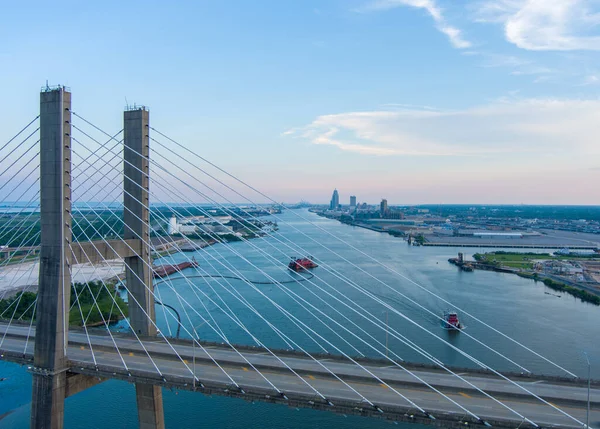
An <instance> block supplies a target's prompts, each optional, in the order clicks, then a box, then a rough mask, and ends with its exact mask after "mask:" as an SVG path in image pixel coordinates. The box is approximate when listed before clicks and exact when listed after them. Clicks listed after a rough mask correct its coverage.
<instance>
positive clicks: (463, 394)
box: [458, 392, 471, 399]
mask: <svg viewBox="0 0 600 429" xmlns="http://www.w3.org/2000/svg"><path fill="white" fill-rule="evenodd" d="M458 394H459V395H461V396H464V397H465V398H468V399H471V396H470V395H467V394H466V393H464V392H458Z"/></svg>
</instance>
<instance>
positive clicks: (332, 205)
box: [329, 189, 340, 210]
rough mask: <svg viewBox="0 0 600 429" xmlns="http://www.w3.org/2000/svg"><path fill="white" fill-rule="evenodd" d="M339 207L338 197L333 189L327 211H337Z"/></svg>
mask: <svg viewBox="0 0 600 429" xmlns="http://www.w3.org/2000/svg"><path fill="white" fill-rule="evenodd" d="M339 205H340V196H339V194H338V191H337V189H334V191H333V195H332V196H331V202H330V203H329V210H337V209H338V206H339Z"/></svg>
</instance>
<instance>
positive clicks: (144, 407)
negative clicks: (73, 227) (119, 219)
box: [123, 108, 165, 429]
mask: <svg viewBox="0 0 600 429" xmlns="http://www.w3.org/2000/svg"><path fill="white" fill-rule="evenodd" d="M149 116H150V115H149V112H148V111H147V110H146V109H145V108H139V109H137V108H136V109H132V110H127V111H126V112H125V113H124V133H125V136H124V137H125V141H124V144H125V147H124V154H123V157H124V164H123V171H124V175H125V177H124V179H123V180H124V182H123V188H124V195H123V205H124V212H123V220H124V223H125V231H124V237H123V238H124V239H126V240H127V239H140V238H141V239H143V240H144V241H145V242H146V243H149V242H150V233H149V227H148V224H149V220H150V214H149V211H148V208H147V207H148V204H149V198H148V189H149V180H148V173H149V171H150V170H149V162H148V156H149V155H150V150H149V149H150V146H149V143H150V138H149V132H150V129H149ZM150 264H151V260H150V247H149V246H148V245H146V244H144V243H142V245H141V252H140V255H137V256H130V257H126V258H125V266H126V272H125V279H126V280H125V281H126V284H127V289H128V290H129V294H130V296H129V299H128V301H129V304H128V305H129V323H130V325H131V329H133V330H134V331H135V332H136V333H137V334H138V335H142V336H154V335H156V333H157V332H156V328H155V326H154V324H153V323H152V322H151V321H156V317H155V313H154V296H153V295H152V291H153V289H154V287H153V284H152V273H151V271H150V268H149V265H150ZM134 298H135V299H134ZM135 392H136V399H137V406H138V419H139V422H140V429H142V428H143V429H155V428H159V429H160V428H164V427H165V422H164V416H163V405H162V391H161V388H160V387H157V386H152V385H149V384H140V383H138V384H136V386H135Z"/></svg>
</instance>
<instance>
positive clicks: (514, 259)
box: [473, 251, 600, 270]
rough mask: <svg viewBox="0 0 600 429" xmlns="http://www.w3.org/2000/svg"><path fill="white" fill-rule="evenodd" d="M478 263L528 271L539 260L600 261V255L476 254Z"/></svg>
mask: <svg viewBox="0 0 600 429" xmlns="http://www.w3.org/2000/svg"><path fill="white" fill-rule="evenodd" d="M473 257H474V258H475V260H476V261H477V262H482V263H485V264H490V265H496V266H500V265H501V266H505V267H511V268H521V269H526V270H532V269H533V261H539V260H557V261H560V260H562V261H564V260H569V261H590V260H600V254H592V255H590V256H569V255H550V253H533V252H526V253H518V252H503V251H498V252H489V253H476V254H475V255H473Z"/></svg>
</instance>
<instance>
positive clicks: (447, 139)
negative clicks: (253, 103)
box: [285, 98, 600, 156]
mask: <svg viewBox="0 0 600 429" xmlns="http://www.w3.org/2000/svg"><path fill="white" fill-rule="evenodd" d="M598 121H600V101H599V100H559V99H522V100H518V99H514V98H513V99H503V100H499V101H496V102H493V103H490V104H488V105H483V106H478V107H473V108H470V109H465V110H459V111H426V110H422V109H410V108H408V109H401V110H396V111H387V110H386V111H383V110H382V111H371V112H348V113H340V114H333V115H323V116H319V117H317V118H316V119H315V120H314V121H313V122H312V123H310V124H309V125H307V126H305V127H300V128H295V129H293V130H290V131H288V132H286V133H285V134H286V135H288V136H294V137H296V138H302V139H306V140H308V141H310V142H311V143H313V144H316V145H332V146H335V147H337V148H339V149H341V150H343V151H347V152H355V153H360V154H365V155H378V156H390V155H411V156H498V155H503V156H512V155H517V154H519V153H520V154H528V155H531V156H538V155H539V154H544V153H550V152H552V153H558V154H560V153H568V154H576V153H580V154H587V153H594V154H599V153H600V148H598V145H597V144H596V137H595V135H596V132H595V131H596V128H597V124H598Z"/></svg>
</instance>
